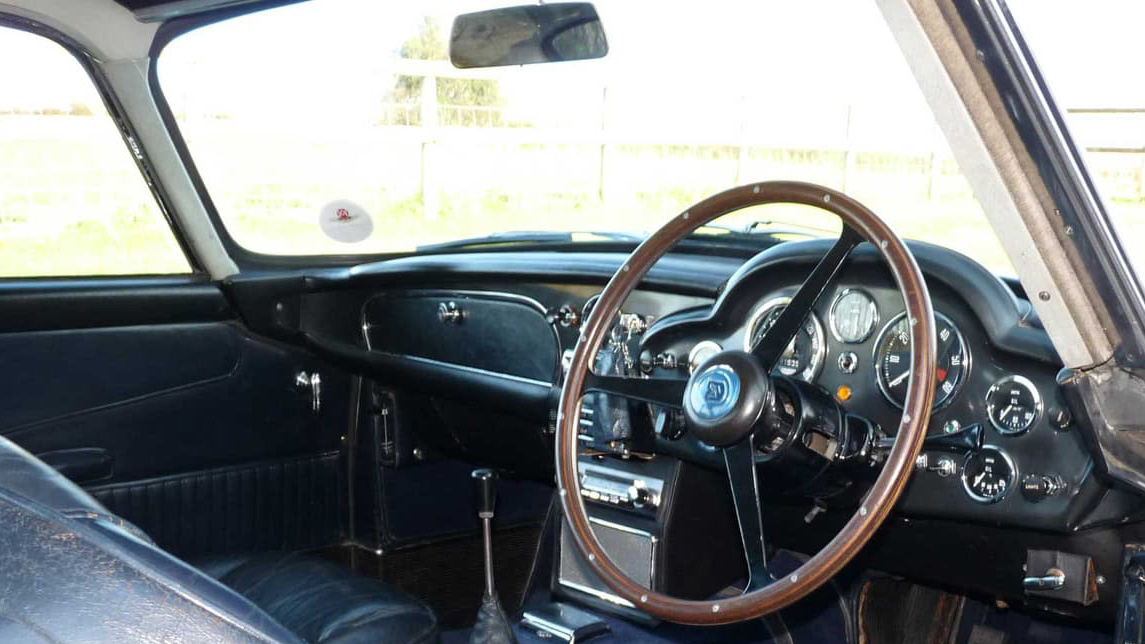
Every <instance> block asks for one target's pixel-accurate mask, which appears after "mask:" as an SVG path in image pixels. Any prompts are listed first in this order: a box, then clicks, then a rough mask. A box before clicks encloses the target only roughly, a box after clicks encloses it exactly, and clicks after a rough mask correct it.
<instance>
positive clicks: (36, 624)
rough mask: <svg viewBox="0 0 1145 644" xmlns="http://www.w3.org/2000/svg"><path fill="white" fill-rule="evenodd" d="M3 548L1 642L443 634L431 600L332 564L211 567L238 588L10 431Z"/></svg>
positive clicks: (263, 560) (0, 454) (4, 461)
mask: <svg viewBox="0 0 1145 644" xmlns="http://www.w3.org/2000/svg"><path fill="white" fill-rule="evenodd" d="M0 544H3V547H2V548H0V641H2V642H288V643H291V644H294V643H298V642H301V641H310V642H324V643H325V642H329V643H331V644H335V643H336V644H345V643H350V642H358V641H370V642H381V643H383V644H385V643H388V642H403V643H404V642H410V641H415V642H430V641H434V640H435V639H436V638H437V629H436V624H435V623H434V619H433V616H432V613H430V612H429V611H428V609H426V608H425V607H424V606H422V605H421V604H419V603H417V602H416V601H414V600H412V599H410V598H408V597H406V596H404V595H402V594H400V593H398V592H397V591H395V590H393V589H391V588H389V587H388V586H386V585H385V584H382V583H381V582H379V581H376V580H371V579H366V578H363V577H356V576H354V575H352V574H351V573H350V572H349V571H348V570H345V569H342V568H339V567H338V566H336V565H334V564H332V563H328V562H323V561H315V560H309V559H306V558H303V557H297V556H285V555H273V556H266V557H257V558H254V559H250V560H247V561H242V562H235V563H232V564H229V565H227V566H226V567H225V568H223V567H220V566H219V565H214V566H213V567H212V568H211V570H212V571H214V572H216V573H217V574H219V575H220V577H221V578H222V580H223V581H224V582H225V583H228V584H233V585H234V587H235V588H236V589H237V590H238V591H239V592H235V591H234V590H231V589H230V588H227V586H225V585H223V584H220V583H218V582H217V581H216V580H214V579H212V578H211V577H209V576H207V575H206V574H204V573H203V572H201V571H199V570H197V569H195V568H192V567H191V566H189V565H187V564H186V563H184V562H182V561H180V560H179V559H176V558H175V557H173V556H171V555H169V554H167V553H166V552H164V551H162V550H160V549H159V548H157V547H155V546H154V544H152V543H151V542H150V540H148V539H147V538H146V536H145V535H143V534H142V533H140V532H139V531H138V530H137V529H135V528H134V527H133V526H131V525H130V524H128V523H127V522H125V521H123V520H122V519H120V518H118V517H116V516H115V515H112V514H111V513H109V512H107V510H106V509H104V508H103V506H101V505H100V504H99V503H98V502H97V501H96V500H95V499H93V498H92V497H90V496H89V495H87V494H86V493H85V492H83V491H82V490H81V489H79V488H78V487H77V486H76V485H75V484H73V483H72V482H71V481H69V480H67V479H66V478H64V477H63V476H61V475H60V474H58V473H57V472H56V471H55V470H53V469H52V468H50V467H48V466H47V465H45V464H44V463H42V462H40V461H39V460H37V459H36V458H35V457H33V456H32V455H31V454H28V453H27V452H26V451H24V450H23V449H21V448H20V447H17V446H16V445H15V444H13V443H12V442H11V441H8V440H7V439H4V438H0ZM240 593H241V594H240ZM243 595H246V596H245V597H244V596H243ZM258 604H263V605H265V607H266V610H264V609H263V608H261V607H260V606H259V605H258ZM268 612H270V613H273V614H274V615H275V616H277V617H278V618H279V619H281V622H280V621H278V620H276V619H274V618H273V617H272V616H271V615H270V614H268ZM407 634H409V636H407ZM415 637H420V638H421V639H415Z"/></svg>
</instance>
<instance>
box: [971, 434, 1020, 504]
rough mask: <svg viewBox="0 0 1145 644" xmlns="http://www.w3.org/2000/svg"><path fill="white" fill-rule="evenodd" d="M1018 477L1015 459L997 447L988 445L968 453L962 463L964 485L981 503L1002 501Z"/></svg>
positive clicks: (972, 496) (973, 497)
mask: <svg viewBox="0 0 1145 644" xmlns="http://www.w3.org/2000/svg"><path fill="white" fill-rule="evenodd" d="M1017 478H1018V471H1017V469H1015V468H1014V461H1011V460H1010V456H1009V455H1008V454H1006V452H1003V451H1002V450H1000V449H998V448H997V447H991V446H989V445H987V446H986V447H983V448H982V449H980V450H978V451H977V452H973V453H971V454H970V455H968V456H967V457H966V461H965V462H964V463H963V464H962V487H964V488H966V493H967V494H969V495H970V498H972V499H974V500H975V501H978V502H979V503H997V502H998V501H1001V500H1002V497H1004V496H1006V493H1007V492H1009V491H1010V488H1011V487H1013V486H1014V481H1015V480H1017Z"/></svg>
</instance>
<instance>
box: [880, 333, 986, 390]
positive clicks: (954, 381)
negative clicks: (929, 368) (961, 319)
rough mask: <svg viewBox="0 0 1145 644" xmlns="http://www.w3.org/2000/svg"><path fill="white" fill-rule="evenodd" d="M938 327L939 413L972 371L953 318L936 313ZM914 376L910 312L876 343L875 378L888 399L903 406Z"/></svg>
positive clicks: (936, 386)
mask: <svg viewBox="0 0 1145 644" xmlns="http://www.w3.org/2000/svg"><path fill="white" fill-rule="evenodd" d="M934 326H935V330H936V331H937V332H938V353H937V362H936V364H935V380H934V407H933V409H934V410H938V409H941V408H942V407H943V406H944V405H946V403H948V402H950V400H951V398H952V397H953V396H954V394H955V392H957V391H958V387H959V386H960V385H961V384H962V381H963V380H964V378H965V372H966V371H967V370H968V369H969V363H970V354H969V353H967V349H966V342H965V341H964V340H963V339H962V334H961V333H960V332H959V331H958V327H956V326H954V323H953V322H951V321H950V318H948V317H946V316H945V315H942V314H941V313H937V312H936V313H935V314H934ZM910 376H911V373H910V326H909V323H908V321H907V318H906V313H900V314H899V315H897V316H895V318H894V319H893V320H891V321H890V322H888V323H887V325H886V326H885V327H883V330H882V332H881V333H880V334H879V339H878V341H877V342H876V343H875V378H876V379H877V381H878V383H879V390H880V391H882V392H883V395H884V396H886V398H887V400H889V401H890V402H891V403H893V404H894V405H895V406H896V407H902V406H903V401H904V400H906V388H907V384H908V383H909V382H910Z"/></svg>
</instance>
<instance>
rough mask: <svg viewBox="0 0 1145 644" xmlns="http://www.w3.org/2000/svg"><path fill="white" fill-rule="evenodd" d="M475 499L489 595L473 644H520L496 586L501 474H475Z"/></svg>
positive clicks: (484, 471)
mask: <svg viewBox="0 0 1145 644" xmlns="http://www.w3.org/2000/svg"><path fill="white" fill-rule="evenodd" d="M472 477H473V498H474V501H475V503H476V505H477V518H478V519H479V520H480V521H481V532H482V538H483V541H484V545H485V595H484V596H483V597H482V598H481V608H480V609H478V611H477V623H476V624H475V625H474V626H473V634H472V635H471V636H470V638H469V642H470V644H516V642H517V637H516V636H515V635H514V634H513V627H512V626H511V625H510V624H509V618H508V617H506V616H505V610H504V609H503V608H501V601H500V600H499V599H497V588H496V586H495V585H494V583H493V511H494V507H495V506H496V504H497V473H496V472H494V471H493V470H488V469H479V470H473V474H472Z"/></svg>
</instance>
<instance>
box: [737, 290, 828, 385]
mask: <svg viewBox="0 0 1145 644" xmlns="http://www.w3.org/2000/svg"><path fill="white" fill-rule="evenodd" d="M790 301H791V298H789V297H780V298H776V299H774V300H768V301H767V302H764V303H763V306H760V307H759V308H758V309H757V310H756V312H755V314H754V315H752V317H751V321H750V322H749V323H748V327H747V328H748V332H747V333H746V334H745V335H744V350H745V351H751V349H752V347H754V346H755V345H756V343H758V342H759V340H760V339H761V338H762V337H763V335H764V334H765V333H767V330H768V329H770V328H771V327H772V325H774V324H775V321H776V319H778V318H779V314H780V313H782V312H783V309H784V308H785V307H786V306H787V303H788V302H790ZM826 357H827V344H826V342H825V338H824V334H823V323H822V322H820V321H819V318H818V317H816V315H815V314H814V313H809V314H807V318H806V319H804V320H803V326H801V327H800V328H799V333H797V334H796V335H795V339H794V340H792V341H791V344H789V345H787V349H786V350H785V351H784V352H783V355H782V356H780V358H779V364H778V365H777V368H778V369H779V372H780V373H782V374H783V375H785V376H789V377H792V378H798V379H800V380H803V381H804V382H815V378H817V377H818V376H819V371H820V370H822V369H823V362H824V360H825V359H826Z"/></svg>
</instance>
